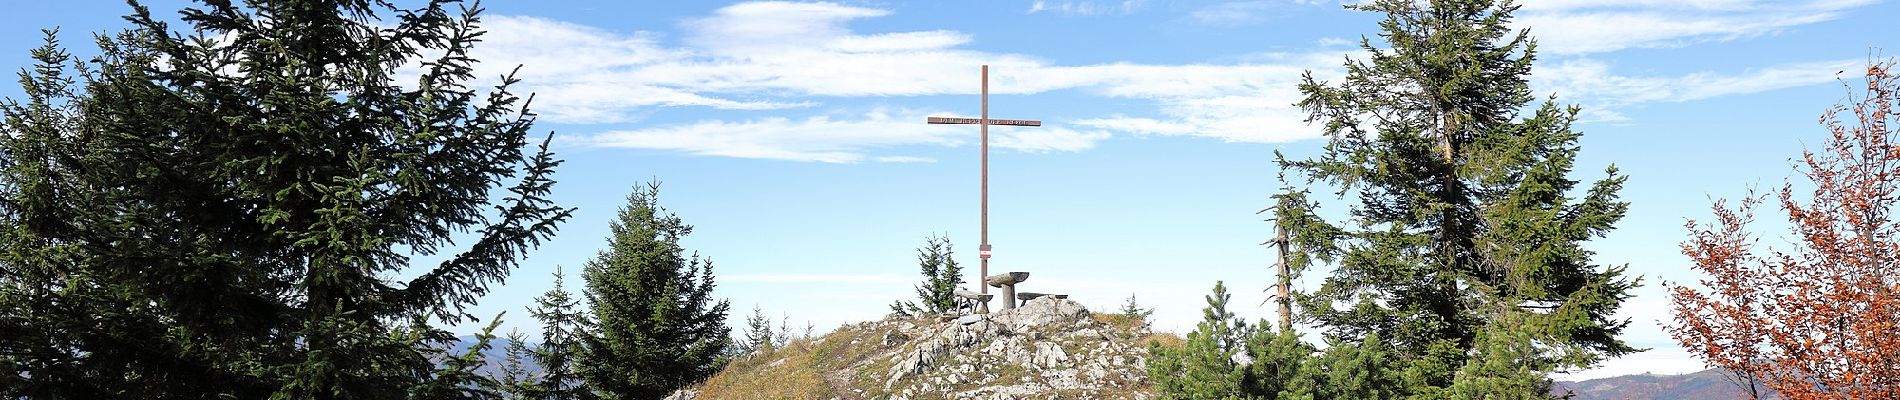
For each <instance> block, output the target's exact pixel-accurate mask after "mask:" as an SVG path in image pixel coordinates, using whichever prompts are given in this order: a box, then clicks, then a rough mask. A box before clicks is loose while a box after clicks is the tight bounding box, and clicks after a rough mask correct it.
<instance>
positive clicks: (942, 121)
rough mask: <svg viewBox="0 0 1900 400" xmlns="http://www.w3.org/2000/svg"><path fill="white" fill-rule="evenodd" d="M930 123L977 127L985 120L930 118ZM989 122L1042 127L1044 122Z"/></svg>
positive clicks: (1017, 120)
mask: <svg viewBox="0 0 1900 400" xmlns="http://www.w3.org/2000/svg"><path fill="white" fill-rule="evenodd" d="M928 122H929V123H932V124H939V125H977V124H982V123H983V119H982V118H955V117H930V119H929V121H928ZM989 122H990V123H989V124H990V125H1012V126H1042V121H1034V120H1027V119H993V118H992V119H990V121H989Z"/></svg>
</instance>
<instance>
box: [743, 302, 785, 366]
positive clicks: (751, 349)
mask: <svg viewBox="0 0 1900 400" xmlns="http://www.w3.org/2000/svg"><path fill="white" fill-rule="evenodd" d="M779 334H782V333H777V334H775V333H773V332H772V318H770V317H766V316H765V310H764V309H760V308H759V306H752V316H749V317H746V318H745V342H742V343H740V344H739V346H740V347H743V348H744V349H745V351H744V353H746V354H758V353H760V352H763V351H766V350H770V349H771V348H772V347H773V346H777V345H778V340H776V339H775V338H777V337H778V336H775V335H779Z"/></svg>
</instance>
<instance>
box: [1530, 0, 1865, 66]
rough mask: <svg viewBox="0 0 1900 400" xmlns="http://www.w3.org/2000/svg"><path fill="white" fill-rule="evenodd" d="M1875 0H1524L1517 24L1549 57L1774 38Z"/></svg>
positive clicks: (1827, 19) (1830, 18) (1829, 18)
mask: <svg viewBox="0 0 1900 400" xmlns="http://www.w3.org/2000/svg"><path fill="white" fill-rule="evenodd" d="M1875 2H1876V1H1875V0H1801V1H1784V0H1681V1H1674V0H1607V1H1594V0H1589V1H1586V0H1548V1H1532V2H1524V3H1523V4H1524V8H1523V9H1522V10H1521V12H1520V13H1519V17H1518V20H1517V25H1518V26H1520V27H1528V28H1530V29H1531V34H1532V35H1535V36H1537V38H1538V43H1539V44H1540V45H1541V46H1540V48H1541V49H1543V50H1544V51H1546V52H1549V53H1551V54H1588V53H1602V52H1610V51H1617V50H1622V49H1629V48H1673V47H1682V46H1686V45H1690V44H1694V43H1701V42H1720V41H1729V40H1736V39H1743V38H1749V37H1754V36H1759V35H1767V34H1774V33H1777V32H1780V31H1782V30H1785V29H1789V28H1792V27H1796V26H1801V25H1808V24H1814V23H1819V22H1825V21H1829V20H1833V19H1836V18H1840V17H1841V16H1843V15H1845V14H1846V13H1848V12H1850V11H1851V10H1852V9H1854V8H1858V7H1861V6H1865V5H1869V4H1873V3H1875Z"/></svg>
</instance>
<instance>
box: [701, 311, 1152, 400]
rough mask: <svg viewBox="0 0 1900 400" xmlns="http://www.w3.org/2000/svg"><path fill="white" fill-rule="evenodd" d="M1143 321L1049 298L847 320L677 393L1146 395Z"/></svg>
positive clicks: (1148, 337) (707, 399)
mask: <svg viewBox="0 0 1900 400" xmlns="http://www.w3.org/2000/svg"><path fill="white" fill-rule="evenodd" d="M1141 325H1142V323H1141V321H1139V320H1136V319H1133V318H1128V317H1124V316H1121V315H1104V314H1093V313H1090V312H1089V310H1088V309H1087V308H1086V307H1083V306H1082V305H1081V304H1079V303H1076V302H1073V301H1070V300H1068V299H1056V298H1051V297H1043V298H1038V299H1035V300H1031V301H1029V302H1028V304H1026V305H1024V306H1022V307H1018V308H1015V309H1009V310H999V311H996V312H993V313H990V314H988V315H987V316H985V315H971V316H963V317H960V318H951V317H912V316H901V315H892V316H889V317H886V318H885V319H883V320H879V321H872V322H864V323H858V324H853V325H846V326H844V327H841V328H839V329H838V330H836V331H833V332H831V333H829V334H826V335H824V336H821V337H817V338H811V339H806V340H798V341H794V342H792V343H790V344H788V345H786V346H785V347H784V348H780V349H770V350H766V351H763V352H761V353H759V354H755V355H752V356H750V357H747V358H745V359H741V360H737V361H734V362H733V363H732V364H731V365H728V366H727V367H726V368H725V370H723V371H721V372H719V373H718V374H717V375H714V376H713V377H712V378H711V379H708V380H707V381H706V382H705V383H704V384H701V385H699V386H697V387H694V388H693V389H690V390H687V391H683V392H681V393H679V394H677V395H675V397H674V398H678V399H697V400H716V399H757V398H781V399H833V398H836V399H870V398H876V399H883V398H890V399H937V398H959V399H963V398H975V399H1057V398H1098V399H1145V398H1152V397H1154V396H1153V392H1152V390H1151V389H1150V387H1149V384H1148V381H1147V374H1146V372H1145V371H1144V368H1145V366H1146V365H1147V360H1148V350H1147V347H1148V343H1151V342H1156V341H1160V342H1162V343H1174V342H1178V341H1179V340H1180V339H1179V338H1176V337H1175V336H1173V335H1170V334H1149V333H1147V332H1145V331H1144V330H1143V328H1142V327H1141Z"/></svg>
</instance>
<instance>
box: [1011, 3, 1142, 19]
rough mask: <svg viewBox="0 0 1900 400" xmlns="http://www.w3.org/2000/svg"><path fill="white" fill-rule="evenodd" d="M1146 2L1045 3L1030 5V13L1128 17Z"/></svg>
mask: <svg viewBox="0 0 1900 400" xmlns="http://www.w3.org/2000/svg"><path fill="white" fill-rule="evenodd" d="M1147 3H1148V2H1147V1H1146V0H1123V1H1119V2H1114V1H1044V0H1036V1H1035V2H1033V3H1029V13H1030V14H1035V13H1056V14H1063V15H1080V16H1090V15H1128V14H1132V13H1134V12H1135V10H1139V9H1141V8H1142V7H1144V6H1146V5H1147Z"/></svg>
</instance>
